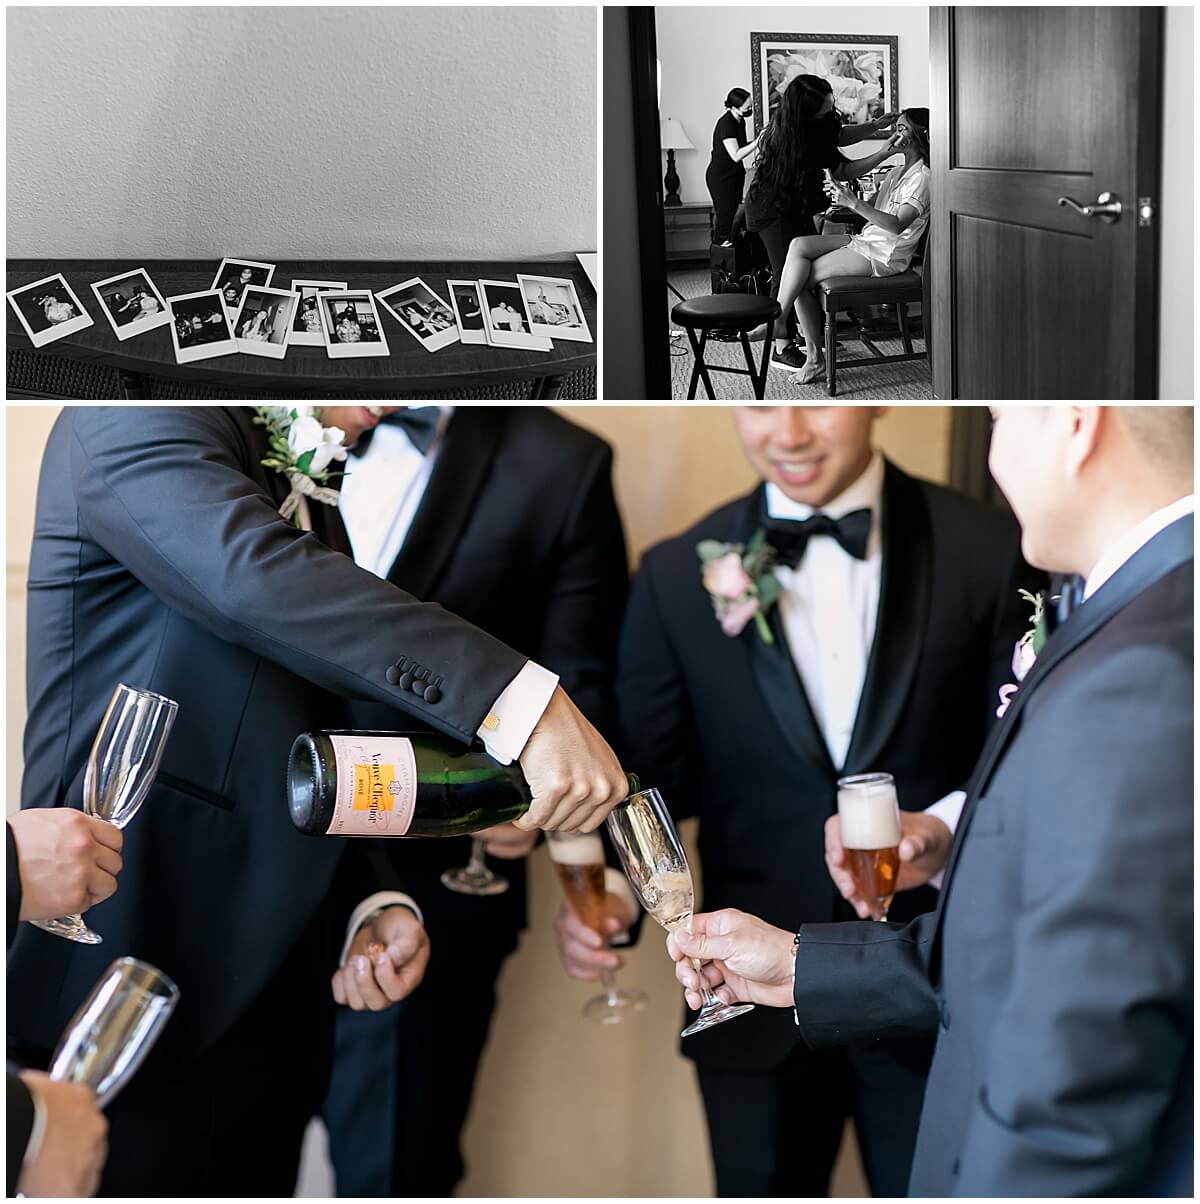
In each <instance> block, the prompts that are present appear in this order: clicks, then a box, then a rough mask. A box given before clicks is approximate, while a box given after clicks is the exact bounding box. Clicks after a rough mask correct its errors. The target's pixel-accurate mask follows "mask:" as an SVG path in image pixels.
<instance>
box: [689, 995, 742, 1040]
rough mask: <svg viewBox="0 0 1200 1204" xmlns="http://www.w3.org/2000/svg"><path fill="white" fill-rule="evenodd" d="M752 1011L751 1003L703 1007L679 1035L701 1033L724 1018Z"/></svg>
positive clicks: (721, 1021) (719, 1004) (729, 1018)
mask: <svg viewBox="0 0 1200 1204" xmlns="http://www.w3.org/2000/svg"><path fill="white" fill-rule="evenodd" d="M752 1011H754V1004H752V1003H717V1004H716V1005H714V1006H712V1007H706V1008H703V1009H702V1010H701V1012H700V1015H699V1016H697V1017H696V1019H695V1020H693V1021H692V1023H691V1024H689V1025H688V1026H687V1028H685V1029H684V1030H683V1032H681V1033H680V1034H679V1035H680V1036H681V1037H691V1036H693V1035H694V1034H695V1033H702V1032H704V1030H705V1029H706V1028H712V1027H713V1026H714V1025H717V1024H724V1023H725V1021H726V1020H732V1019H733V1018H734V1016H744V1015H745V1014H746V1013H747V1012H752Z"/></svg>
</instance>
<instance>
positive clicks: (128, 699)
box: [31, 682, 179, 945]
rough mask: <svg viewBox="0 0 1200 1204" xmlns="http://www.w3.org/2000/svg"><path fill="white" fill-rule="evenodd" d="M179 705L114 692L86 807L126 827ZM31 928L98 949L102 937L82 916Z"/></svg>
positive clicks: (91, 765)
mask: <svg viewBox="0 0 1200 1204" xmlns="http://www.w3.org/2000/svg"><path fill="white" fill-rule="evenodd" d="M178 709H179V704H178V703H176V702H173V701H172V700H171V699H170V698H164V697H163V696H162V695H161V694H154V693H152V692H151V691H150V690H140V689H137V688H135V687H134V686H127V685H125V683H124V682H122V683H121V684H120V685H118V686H117V688H116V689H115V690H114V691H113V696H112V698H111V699H110V700H109V703H108V709H107V710H106V711H105V712H104V718H103V719H102V720H101V721H100V730H99V731H98V732H97V733H96V739H95V740H94V741H93V742H92V751H91V754H90V755H89V757H88V763H87V769H86V771H85V772H84V776H83V809H84V811H85V812H86V813H87V814H88V815H98V816H99V817H100V818H101V819H106V820H108V822H109V823H110V824H112V825H113V826H114V827H117V828H123V827H125V825H126V824H127V823H129V821H130V820H131V819H132V818H133V817H134V816H135V815H136V814H137V811H138V808H139V807H140V806H141V805H142V803H143V802H144V801H145V798H146V795H147V794H148V793H149V790H150V787H151V785H152V784H153V782H154V775H155V774H156V773H158V762H159V760H160V758H161V757H162V752H163V749H164V748H165V747H166V743H167V737H168V736H169V735H170V733H171V725H172V724H173V723H174V722H175V713H176V711H178ZM31 923H32V924H34V925H35V926H36V927H38V928H41V929H43V930H44V931H45V932H52V933H54V935H55V936H62V937H66V938H67V940H71V941H79V942H80V943H81V944H84V945H99V944H100V943H101V939H102V938H101V937H100V936H99V934H98V933H95V932H93V931H92V930H91V929H90V928H89V927H88V926H87V925H86V924H85V923H84V922H83V917H82V916H79V915H73V916H60V917H58V918H57V919H53V920H32V921H31Z"/></svg>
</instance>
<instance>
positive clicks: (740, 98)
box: [725, 88, 750, 109]
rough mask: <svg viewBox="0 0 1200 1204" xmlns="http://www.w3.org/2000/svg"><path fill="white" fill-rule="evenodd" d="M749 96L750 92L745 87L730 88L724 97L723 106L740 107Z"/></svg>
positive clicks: (729, 107) (728, 107)
mask: <svg viewBox="0 0 1200 1204" xmlns="http://www.w3.org/2000/svg"><path fill="white" fill-rule="evenodd" d="M749 98H750V93H749V92H747V91H746V89H745V88H730V89H729V95H728V96H726V97H725V107H726V108H727V109H733V108H741V106H742V105H744V104H745V103H746V101H747V100H748V99H749Z"/></svg>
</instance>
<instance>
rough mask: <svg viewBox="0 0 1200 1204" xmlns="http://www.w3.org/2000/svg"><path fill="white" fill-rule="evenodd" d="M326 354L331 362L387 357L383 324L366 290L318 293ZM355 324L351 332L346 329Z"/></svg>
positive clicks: (387, 351) (370, 294) (369, 291)
mask: <svg viewBox="0 0 1200 1204" xmlns="http://www.w3.org/2000/svg"><path fill="white" fill-rule="evenodd" d="M317 306H318V308H319V309H320V311H321V329H322V331H323V334H324V338H325V351H326V354H327V355H328V356H329V358H330V359H335V360H338V359H358V358H361V357H363V356H368V355H390V354H391V351H390V350H389V349H388V343H387V336H386V335H385V334H384V331H383V322H382V321H381V320H380V317H379V307H378V306H377V305H376V303H375V297H374V294H373V293H372V292H371V290H370V289H367V288H355V289H340V290H338V291H336V292H335V291H333V290H332V289H331V290H329V291H328V292H322V293H318V294H317ZM350 325H356V326H357V327H358V330H357V331H354V332H353V333H350V332H349V331H348V327H349V326H350Z"/></svg>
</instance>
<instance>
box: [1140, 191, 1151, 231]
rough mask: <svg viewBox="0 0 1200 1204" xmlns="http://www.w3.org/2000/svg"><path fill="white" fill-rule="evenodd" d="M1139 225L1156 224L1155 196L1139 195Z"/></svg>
mask: <svg viewBox="0 0 1200 1204" xmlns="http://www.w3.org/2000/svg"><path fill="white" fill-rule="evenodd" d="M1137 213H1138V225H1139V226H1153V225H1154V198H1153V197H1149V196H1140V197H1138V206H1137Z"/></svg>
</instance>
